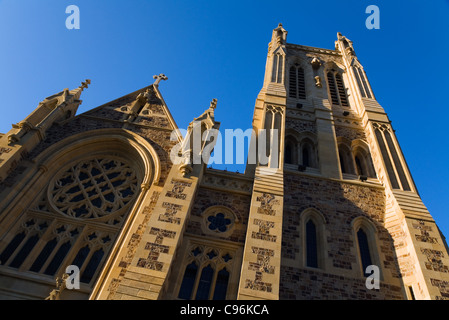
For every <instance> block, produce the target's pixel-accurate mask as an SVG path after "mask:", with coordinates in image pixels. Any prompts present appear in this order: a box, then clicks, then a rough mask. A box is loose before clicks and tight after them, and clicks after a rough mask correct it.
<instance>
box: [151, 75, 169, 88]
mask: <svg viewBox="0 0 449 320" xmlns="http://www.w3.org/2000/svg"><path fill="white" fill-rule="evenodd" d="M153 79H156V81H154V83H153V86H158V85H159V82H161V80H168V78H167V77H166V76H165V74H163V73H161V74H159V75H154V76H153Z"/></svg>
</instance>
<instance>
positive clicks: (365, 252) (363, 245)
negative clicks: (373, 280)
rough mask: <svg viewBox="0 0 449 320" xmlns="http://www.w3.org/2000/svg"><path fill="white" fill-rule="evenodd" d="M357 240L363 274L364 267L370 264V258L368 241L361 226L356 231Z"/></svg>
mask: <svg viewBox="0 0 449 320" xmlns="http://www.w3.org/2000/svg"><path fill="white" fill-rule="evenodd" d="M357 240H358V243H359V253H360V259H361V261H362V268H363V273H364V274H365V270H366V268H367V267H368V266H370V265H372V260H371V252H370V248H369V243H368V237H367V235H366V233H365V231H364V230H363V229H362V228H360V229H359V231H357Z"/></svg>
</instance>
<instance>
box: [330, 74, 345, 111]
mask: <svg viewBox="0 0 449 320" xmlns="http://www.w3.org/2000/svg"><path fill="white" fill-rule="evenodd" d="M326 76H327V84H328V87H329V94H330V96H331V101H332V104H333V105H338V106H343V107H348V106H349V103H348V97H347V94H346V88H345V85H344V82H343V77H342V75H341V73H340V72H338V71H336V70H334V69H332V70H330V71H328V72H327V73H326Z"/></svg>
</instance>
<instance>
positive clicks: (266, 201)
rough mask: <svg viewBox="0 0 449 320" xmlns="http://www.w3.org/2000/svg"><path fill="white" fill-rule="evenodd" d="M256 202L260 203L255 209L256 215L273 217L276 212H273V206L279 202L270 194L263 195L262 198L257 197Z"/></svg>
mask: <svg viewBox="0 0 449 320" xmlns="http://www.w3.org/2000/svg"><path fill="white" fill-rule="evenodd" d="M257 201H258V202H260V203H261V204H260V207H259V208H258V209H257V213H260V214H266V215H269V216H274V215H275V214H276V211H275V210H273V206H274V205H278V204H279V200H275V196H274V195H272V194H268V193H264V194H263V196H261V197H257Z"/></svg>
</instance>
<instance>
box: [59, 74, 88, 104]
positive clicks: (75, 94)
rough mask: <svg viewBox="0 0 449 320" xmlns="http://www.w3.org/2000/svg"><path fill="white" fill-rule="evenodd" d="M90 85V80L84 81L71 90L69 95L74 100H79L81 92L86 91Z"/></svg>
mask: <svg viewBox="0 0 449 320" xmlns="http://www.w3.org/2000/svg"><path fill="white" fill-rule="evenodd" d="M90 83H91V81H90V79H86V80H85V81H84V82H81V85H80V86H79V87H78V88H76V89H73V90H71V91H70V95H71V96H73V98H74V99H75V100H79V99H80V97H81V92H83V91H84V89H87V88H88V87H89V85H90ZM67 91H68V90H67ZM64 100H65V99H64Z"/></svg>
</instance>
